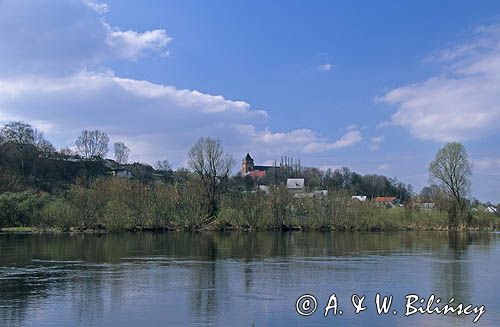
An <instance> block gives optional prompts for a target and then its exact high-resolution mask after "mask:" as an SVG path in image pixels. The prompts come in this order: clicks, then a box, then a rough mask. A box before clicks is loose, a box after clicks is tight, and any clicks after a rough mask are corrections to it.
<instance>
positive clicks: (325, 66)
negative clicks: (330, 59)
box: [318, 63, 333, 72]
mask: <svg viewBox="0 0 500 327" xmlns="http://www.w3.org/2000/svg"><path fill="white" fill-rule="evenodd" d="M332 68H333V65H332V64H329V63H326V64H323V65H319V66H318V70H319V71H322V72H327V71H330V70H332Z"/></svg>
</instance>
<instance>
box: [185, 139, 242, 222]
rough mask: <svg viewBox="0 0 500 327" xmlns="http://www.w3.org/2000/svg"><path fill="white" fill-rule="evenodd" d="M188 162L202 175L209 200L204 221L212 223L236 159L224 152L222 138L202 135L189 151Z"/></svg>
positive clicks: (201, 178)
mask: <svg viewBox="0 0 500 327" xmlns="http://www.w3.org/2000/svg"><path fill="white" fill-rule="evenodd" d="M188 164H189V167H190V168H191V169H192V170H194V172H195V173H196V174H197V175H198V176H199V177H200V180H201V184H202V186H203V190H204V193H205V196H206V200H207V218H206V219H205V220H204V221H202V223H210V222H211V221H212V220H213V218H214V217H215V216H216V215H217V211H218V209H219V202H220V195H221V192H222V189H223V187H224V185H225V183H226V182H227V180H228V177H229V173H230V172H231V169H232V167H233V166H234V159H233V158H232V157H231V156H230V155H228V154H226V153H224V150H223V149H222V145H221V142H220V140H214V139H211V138H209V137H207V138H203V137H202V138H200V139H199V140H198V141H197V142H196V144H195V145H193V147H192V148H191V150H190V151H189V154H188Z"/></svg>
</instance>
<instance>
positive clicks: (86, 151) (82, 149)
mask: <svg viewBox="0 0 500 327" xmlns="http://www.w3.org/2000/svg"><path fill="white" fill-rule="evenodd" d="M108 143H109V137H108V134H106V133H104V132H102V131H99V130H97V129H95V130H84V131H82V133H81V134H80V136H78V138H77V139H76V142H75V145H76V147H77V149H78V153H79V154H80V155H81V156H82V157H83V158H85V159H96V158H104V156H106V154H107V153H108Z"/></svg>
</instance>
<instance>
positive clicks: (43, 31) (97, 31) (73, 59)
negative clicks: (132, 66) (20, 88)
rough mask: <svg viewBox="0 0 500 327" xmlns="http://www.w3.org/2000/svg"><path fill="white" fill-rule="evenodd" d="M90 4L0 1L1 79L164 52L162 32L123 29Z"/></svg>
mask: <svg viewBox="0 0 500 327" xmlns="http://www.w3.org/2000/svg"><path fill="white" fill-rule="evenodd" d="M107 10H109V8H108V6H107V5H105V4H102V3H96V2H93V1H87V0H81V1H77V0H75V1H49V2H44V1H27V0H3V1H0V77H1V76H4V77H12V76H19V75H25V76H29V75H46V76H64V75H68V74H74V73H75V72H78V71H81V70H85V69H88V70H100V69H102V65H104V64H105V63H107V62H109V61H113V60H117V59H126V60H135V59H137V58H139V57H141V56H145V55H148V54H160V55H165V54H167V50H166V46H167V44H168V43H169V42H170V41H171V38H170V37H169V36H168V35H167V33H166V31H165V30H163V29H155V30H147V31H144V32H138V31H133V30H126V31H122V30H121V29H120V28H118V27H116V26H111V25H110V24H108V23H107V22H106V21H105V20H104V18H103V17H102V14H103V13H104V12H106V11H107Z"/></svg>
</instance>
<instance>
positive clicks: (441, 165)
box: [429, 142, 472, 226]
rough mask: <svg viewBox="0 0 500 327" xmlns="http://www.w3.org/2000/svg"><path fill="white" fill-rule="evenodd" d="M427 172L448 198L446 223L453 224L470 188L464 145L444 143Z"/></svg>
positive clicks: (463, 206)
mask: <svg viewBox="0 0 500 327" xmlns="http://www.w3.org/2000/svg"><path fill="white" fill-rule="evenodd" d="M429 172H430V179H431V181H432V182H435V183H436V184H437V185H438V186H439V187H440V188H441V189H442V190H443V192H444V193H445V194H446V195H447V196H448V198H449V199H450V207H449V214H448V224H449V225H450V226H454V225H456V224H457V223H459V221H458V217H459V215H460V214H461V213H464V210H465V207H466V204H467V201H466V196H467V195H468V193H469V190H470V176H471V174H472V166H471V164H470V163H469V159H468V155H467V151H466V150H465V147H464V146H463V145H462V144H461V143H457V142H451V143H448V144H446V145H445V146H444V147H443V148H441V149H440V150H439V151H438V152H437V154H436V157H435V158H434V161H432V162H431V164H430V166H429ZM469 217H470V215H469Z"/></svg>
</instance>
